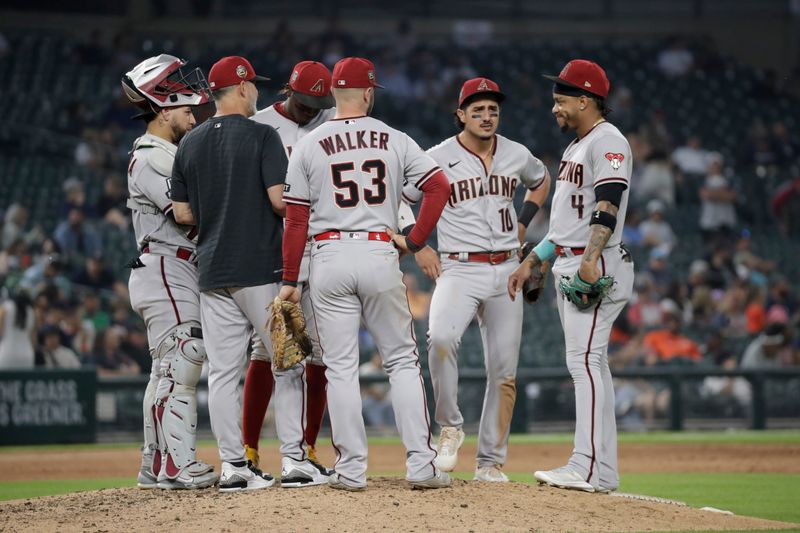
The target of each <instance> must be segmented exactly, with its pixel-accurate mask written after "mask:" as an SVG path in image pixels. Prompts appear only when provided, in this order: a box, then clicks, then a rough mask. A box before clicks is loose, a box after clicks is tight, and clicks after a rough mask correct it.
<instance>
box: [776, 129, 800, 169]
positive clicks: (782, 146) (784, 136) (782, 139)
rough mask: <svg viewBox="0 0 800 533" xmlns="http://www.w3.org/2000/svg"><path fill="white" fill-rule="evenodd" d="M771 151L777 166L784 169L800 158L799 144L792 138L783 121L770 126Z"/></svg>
mask: <svg viewBox="0 0 800 533" xmlns="http://www.w3.org/2000/svg"><path fill="white" fill-rule="evenodd" d="M772 150H773V152H774V153H775V154H776V156H777V163H778V165H780V166H781V167H784V168H787V167H788V166H789V165H791V164H792V163H794V162H795V161H797V160H798V158H800V143H798V142H797V139H795V138H794V137H792V134H791V133H790V132H789V128H787V127H786V123H785V122H783V121H778V122H775V123H773V124H772Z"/></svg>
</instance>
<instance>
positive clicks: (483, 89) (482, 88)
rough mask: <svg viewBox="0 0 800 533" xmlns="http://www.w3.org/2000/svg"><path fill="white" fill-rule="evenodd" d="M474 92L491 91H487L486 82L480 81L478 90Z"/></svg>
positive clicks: (487, 85)
mask: <svg viewBox="0 0 800 533" xmlns="http://www.w3.org/2000/svg"><path fill="white" fill-rule="evenodd" d="M475 90H476V91H490V90H491V89H489V84H488V83H486V80H481V82H480V83H479V84H478V88H477V89H475Z"/></svg>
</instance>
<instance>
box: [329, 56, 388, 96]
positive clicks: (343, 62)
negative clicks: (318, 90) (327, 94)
mask: <svg viewBox="0 0 800 533" xmlns="http://www.w3.org/2000/svg"><path fill="white" fill-rule="evenodd" d="M333 87H334V88H335V89H366V88H367V87H380V88H381V89H383V85H379V84H378V83H377V81H376V77H375V65H373V64H372V61H370V60H369V59H364V58H363V57H345V58H344V59H340V60H339V61H337V63H336V64H335V65H334V66H333Z"/></svg>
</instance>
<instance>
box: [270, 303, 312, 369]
mask: <svg viewBox="0 0 800 533" xmlns="http://www.w3.org/2000/svg"><path fill="white" fill-rule="evenodd" d="M271 307H272V322H271V324H270V327H269V337H270V340H272V350H273V354H274V355H273V358H272V364H273V365H274V366H275V368H276V369H278V370H286V369H287V368H291V367H293V366H294V365H296V364H297V363H299V362H300V361H302V360H303V359H305V358H306V357H307V356H308V354H310V353H311V340H310V339H309V338H308V335H307V334H306V319H305V317H304V316H303V311H302V309H300V306H299V305H297V304H293V303H292V302H287V301H285V300H281V299H280V298H275V300H274V301H273V302H272V306H271Z"/></svg>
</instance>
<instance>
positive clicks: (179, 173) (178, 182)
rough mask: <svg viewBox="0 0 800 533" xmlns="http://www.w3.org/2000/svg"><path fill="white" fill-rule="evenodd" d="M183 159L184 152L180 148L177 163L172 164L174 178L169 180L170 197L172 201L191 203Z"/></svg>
mask: <svg viewBox="0 0 800 533" xmlns="http://www.w3.org/2000/svg"><path fill="white" fill-rule="evenodd" d="M183 159H184V157H183V150H181V147H180V146H179V147H178V152H177V153H176V154H175V161H174V162H173V163H172V177H171V178H170V179H169V197H170V199H171V200H173V201H176V202H188V201H189V193H188V191H187V189H186V178H185V175H184V171H185V169H184V168H183ZM170 205H171V204H170ZM159 207H161V206H159Z"/></svg>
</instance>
